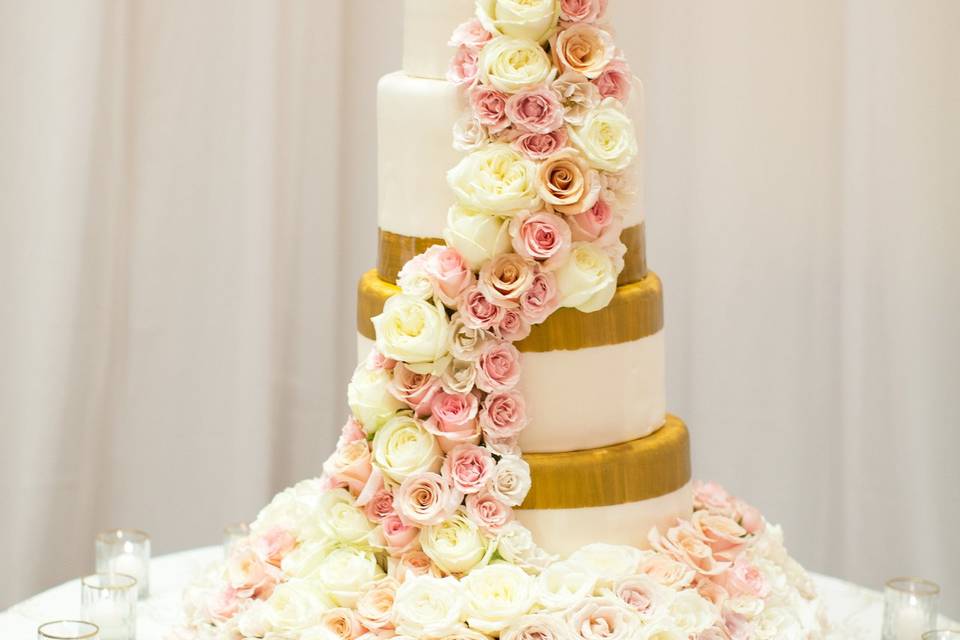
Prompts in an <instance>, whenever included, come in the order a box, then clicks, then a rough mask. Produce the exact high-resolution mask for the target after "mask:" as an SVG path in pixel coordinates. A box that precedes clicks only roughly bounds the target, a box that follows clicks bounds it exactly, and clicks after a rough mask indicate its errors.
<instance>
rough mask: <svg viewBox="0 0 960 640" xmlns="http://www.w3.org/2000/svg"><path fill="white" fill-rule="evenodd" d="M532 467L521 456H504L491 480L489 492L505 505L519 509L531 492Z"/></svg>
mask: <svg viewBox="0 0 960 640" xmlns="http://www.w3.org/2000/svg"><path fill="white" fill-rule="evenodd" d="M530 483H531V481H530V465H529V464H527V462H526V460H524V459H523V458H521V457H519V456H503V457H502V458H500V461H499V462H498V463H497V468H496V470H495V471H494V473H493V478H492V479H491V480H490V486H489V491H490V493H491V494H493V495H494V496H496V497H497V498H498V499H499V500H500V501H502V502H503V503H504V504H506V505H508V506H511V507H518V506H520V505H521V504H523V500H524V499H525V498H526V497H527V493H529V492H530Z"/></svg>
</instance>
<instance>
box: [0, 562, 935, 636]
mask: <svg viewBox="0 0 960 640" xmlns="http://www.w3.org/2000/svg"><path fill="white" fill-rule="evenodd" d="M221 554H222V551H221V549H220V547H207V548H204V549H196V550H193V551H184V552H182V553H176V554H172V555H168V556H163V557H160V558H156V559H155V560H154V561H153V562H152V563H151V566H150V590H151V597H150V598H149V599H148V600H145V601H143V602H141V603H140V605H139V610H138V613H137V639H138V640H162V639H163V638H164V636H165V635H166V633H167V631H168V630H169V629H170V628H171V627H173V626H175V625H177V624H178V623H179V622H180V620H181V617H180V615H181V614H180V608H181V605H180V595H181V591H182V590H183V587H184V585H185V583H186V582H187V581H188V580H189V579H190V578H191V577H192V576H194V575H196V574H197V573H198V572H199V571H201V570H202V569H203V568H204V567H207V566H209V565H210V563H213V562H216V561H217V560H219V559H220V558H221ZM813 577H814V581H815V582H816V585H817V588H818V589H819V593H820V596H821V598H822V599H823V602H824V603H825V606H826V608H827V614H828V616H829V618H830V622H831V626H832V629H831V632H830V636H829V637H830V638H831V639H836V640H840V639H844V640H846V639H856V640H867V639H870V640H877V639H878V638H879V637H880V625H881V617H882V615H883V596H882V595H881V594H880V593H878V592H876V591H872V590H870V589H865V588H863V587H859V586H857V585H854V584H850V583H849V582H844V581H842V580H837V579H836V578H830V577H827V576H820V575H814V576H813ZM79 614H80V583H79V582H78V581H76V580H74V581H72V582H68V583H66V584H62V585H60V586H59V587H54V588H53V589H50V590H49V591H45V592H44V593H41V594H39V595H37V596H34V597H32V598H30V599H29V600H25V601H24V602H21V603H20V604H17V605H14V606H13V607H11V608H10V609H8V610H7V611H6V612H4V613H0V638H4V639H7V638H10V639H13V638H24V639H26V638H35V637H36V632H37V631H36V630H37V627H38V626H39V625H40V624H41V623H43V622H47V621H50V620H62V619H76V618H78V616H79ZM941 626H942V627H950V626H951V625H950V623H949V621H947V620H944V621H943V622H942V623H941Z"/></svg>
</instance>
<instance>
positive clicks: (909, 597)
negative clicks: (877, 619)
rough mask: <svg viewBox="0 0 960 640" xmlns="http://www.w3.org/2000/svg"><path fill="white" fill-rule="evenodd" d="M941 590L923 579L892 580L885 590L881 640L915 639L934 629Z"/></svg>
mask: <svg viewBox="0 0 960 640" xmlns="http://www.w3.org/2000/svg"><path fill="white" fill-rule="evenodd" d="M939 604H940V587H939V586H937V585H936V584H935V583H933V582H930V581H929V580H924V579H922V578H894V579H893V580H890V581H889V582H887V587H886V590H885V591H884V609H883V636H882V637H883V640H916V639H917V638H920V637H922V636H923V634H924V633H926V632H927V631H930V630H931V629H935V628H936V627H937V613H938V609H939Z"/></svg>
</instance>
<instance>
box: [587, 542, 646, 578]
mask: <svg viewBox="0 0 960 640" xmlns="http://www.w3.org/2000/svg"><path fill="white" fill-rule="evenodd" d="M643 557H644V554H643V551H641V550H640V549H637V548H635V547H628V546H626V545H618V544H604V543H600V542H598V543H595V544H588V545H587V546H585V547H582V548H580V549H578V550H577V551H575V552H574V553H573V555H571V556H570V558H569V560H568V561H569V562H570V564H572V565H576V566H579V567H581V568H582V569H585V570H587V571H590V572H592V573H593V574H594V575H595V576H597V578H599V579H600V580H601V582H602V583H603V584H607V585H609V584H611V583H613V582H616V581H617V580H620V579H622V578H626V577H627V576H631V575H634V574H635V573H636V572H637V567H638V566H639V565H640V562H641V560H642V559H643Z"/></svg>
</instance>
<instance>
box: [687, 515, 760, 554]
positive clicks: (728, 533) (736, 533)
mask: <svg viewBox="0 0 960 640" xmlns="http://www.w3.org/2000/svg"><path fill="white" fill-rule="evenodd" d="M690 523H691V524H692V525H693V527H694V529H696V531H697V533H698V534H699V535H700V538H701V539H702V540H703V541H704V542H706V543H707V544H708V545H709V546H710V548H711V549H713V552H714V553H715V554H723V555H724V556H725V557H726V558H728V559H732V558H733V556H735V555H736V554H738V553H739V552H740V551H741V550H742V549H743V547H744V545H745V544H746V542H747V540H746V538H747V536H748V535H749V534H748V533H747V530H746V529H744V528H743V527H742V526H740V525H739V524H737V523H736V522H735V521H734V520H732V519H731V518H728V517H727V516H721V515H714V514H712V513H710V512H709V511H697V512H696V513H694V514H693V517H692V518H691V519H690Z"/></svg>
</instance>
